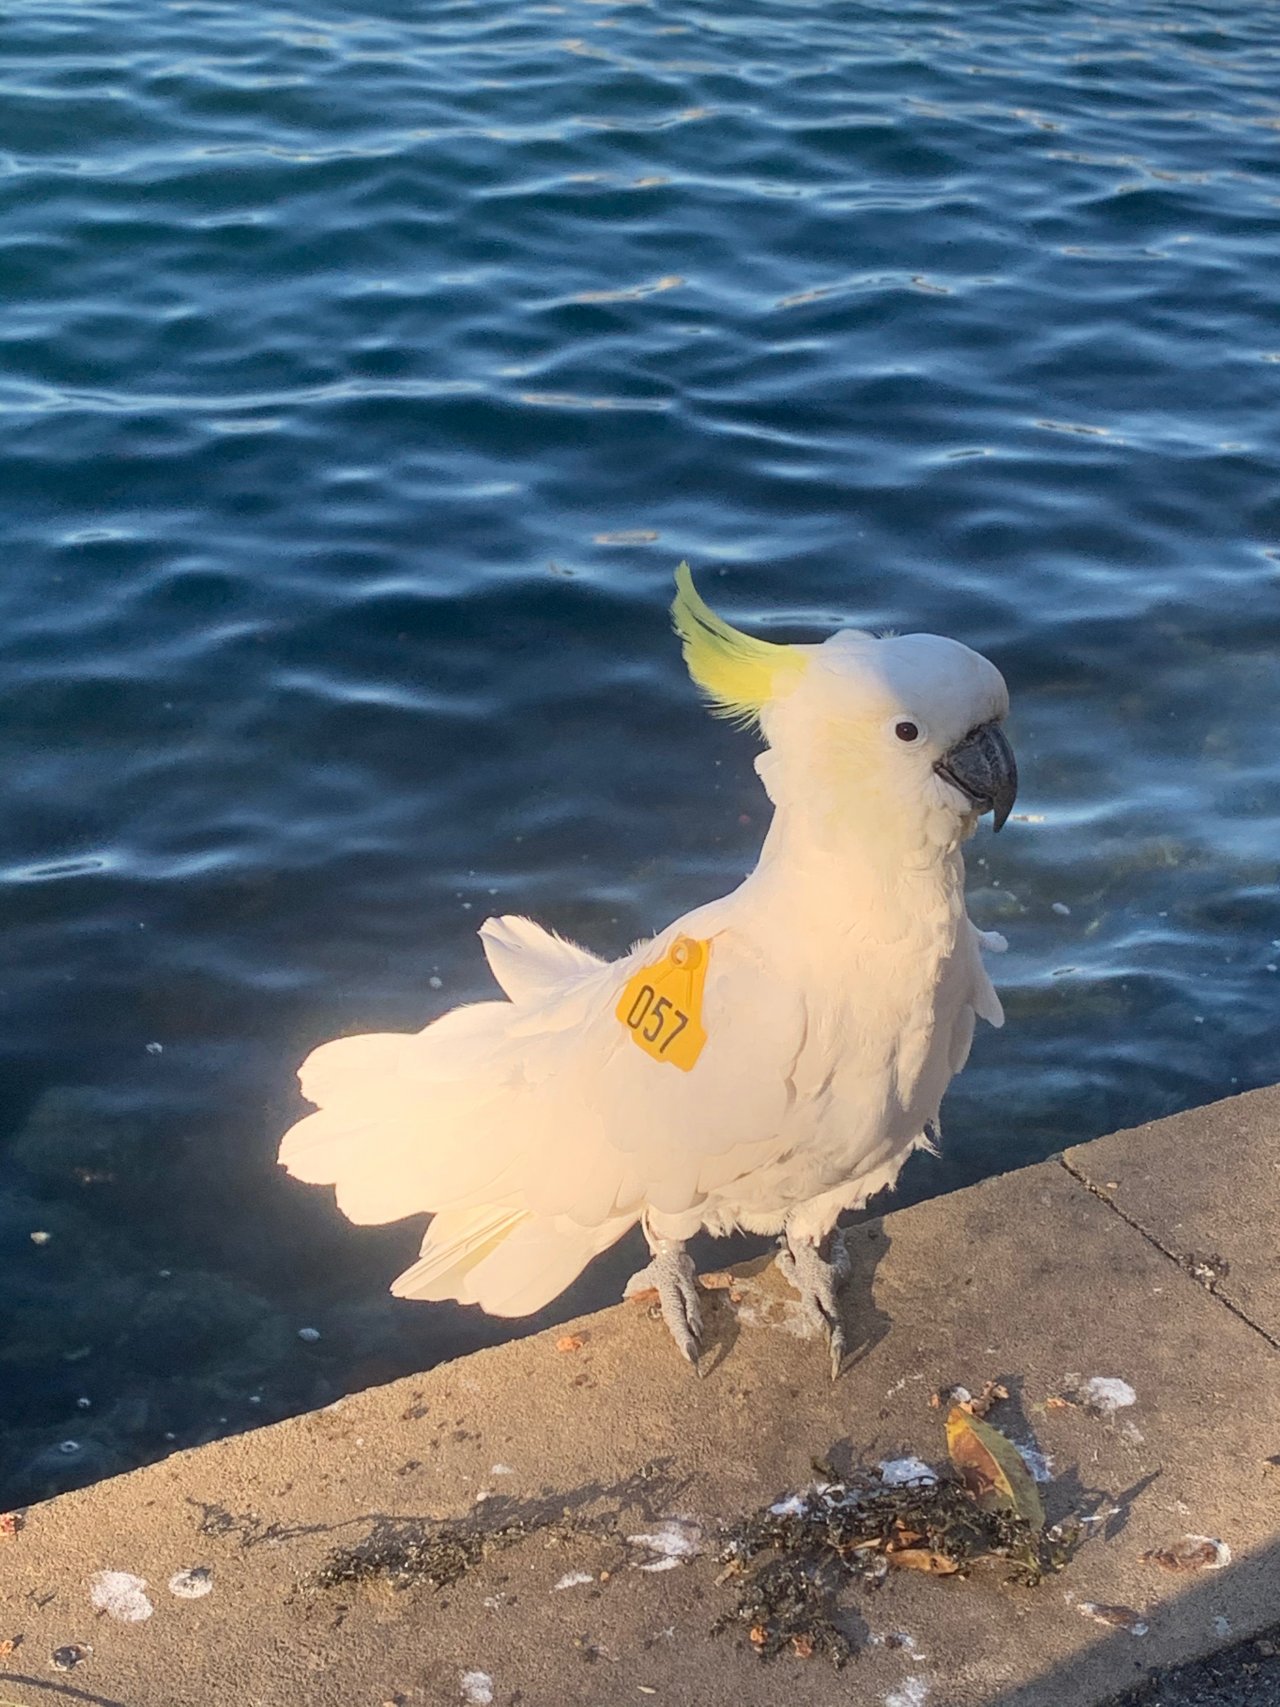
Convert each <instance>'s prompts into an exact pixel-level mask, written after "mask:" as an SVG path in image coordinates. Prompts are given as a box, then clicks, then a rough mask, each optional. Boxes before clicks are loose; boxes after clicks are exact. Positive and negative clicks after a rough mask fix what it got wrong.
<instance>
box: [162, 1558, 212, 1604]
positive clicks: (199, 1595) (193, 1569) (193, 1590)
mask: <svg viewBox="0 0 1280 1707" xmlns="http://www.w3.org/2000/svg"><path fill="white" fill-rule="evenodd" d="M212 1588H213V1572H212V1571H211V1570H210V1569H209V1567H208V1565H188V1567H187V1569H186V1570H185V1571H175V1572H174V1573H173V1575H172V1576H171V1577H170V1578H169V1593H170V1594H174V1595H177V1597H178V1599H179V1600H203V1599H204V1597H205V1595H206V1594H209V1593H210V1592H211V1590H212Z"/></svg>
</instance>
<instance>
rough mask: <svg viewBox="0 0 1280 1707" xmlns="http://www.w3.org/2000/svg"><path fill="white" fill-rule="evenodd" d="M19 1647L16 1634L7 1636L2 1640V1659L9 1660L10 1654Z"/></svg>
mask: <svg viewBox="0 0 1280 1707" xmlns="http://www.w3.org/2000/svg"><path fill="white" fill-rule="evenodd" d="M17 1647H18V1638H17V1637H16V1636H6V1637H5V1639H4V1641H3V1642H0V1660H7V1659H8V1658H9V1655H10V1654H12V1653H15V1652H16V1651H17Z"/></svg>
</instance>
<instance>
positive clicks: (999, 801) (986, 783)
mask: <svg viewBox="0 0 1280 1707" xmlns="http://www.w3.org/2000/svg"><path fill="white" fill-rule="evenodd" d="M933 768H934V770H935V771H936V772H937V774H938V775H939V776H940V777H943V778H945V780H946V781H947V782H949V783H950V784H951V785H952V787H953V788H958V789H959V790H960V792H961V794H963V795H964V796H965V798H966V799H968V800H971V801H972V802H973V804H974V806H975V807H976V808H977V809H978V811H979V812H992V813H994V814H995V828H996V829H997V830H998V829H1000V828H1001V826H1002V825H1003V824H1004V821H1005V819H1006V818H1007V817H1008V816H1009V814H1010V812H1012V811H1013V803H1014V801H1015V800H1016V799H1017V798H1018V763H1017V760H1016V759H1015V758H1014V756H1013V748H1012V747H1011V746H1010V745H1009V742H1008V739H1007V737H1006V736H1005V732H1004V730H1003V729H1002V728H1001V727H1000V725H999V723H997V722H995V721H992V722H990V723H979V725H978V727H977V728H976V729H971V730H970V731H969V733H968V734H967V735H966V736H965V738H964V740H963V741H957V742H956V744H955V746H954V747H952V748H951V750H950V752H948V753H944V754H943V756H942V757H941V758H940V759H939V760H938V762H937V764H936V765H934V767H933Z"/></svg>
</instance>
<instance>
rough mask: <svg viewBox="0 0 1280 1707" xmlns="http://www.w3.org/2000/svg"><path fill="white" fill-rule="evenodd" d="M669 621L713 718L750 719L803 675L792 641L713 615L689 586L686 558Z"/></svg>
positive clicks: (754, 719) (800, 654) (678, 572)
mask: <svg viewBox="0 0 1280 1707" xmlns="http://www.w3.org/2000/svg"><path fill="white" fill-rule="evenodd" d="M671 620H672V622H673V623H674V624H675V630H676V633H677V634H678V635H679V636H680V639H681V640H682V641H683V643H684V661H685V663H686V664H687V665H688V669H689V674H690V675H691V676H692V677H693V679H694V681H695V682H697V684H698V686H699V687H700V688H701V689H702V691H703V693H704V694H706V696H707V698H708V699H709V700H710V701H711V707H712V710H713V711H714V712H715V715H716V716H717V717H728V718H732V720H733V721H734V722H735V723H739V724H743V725H747V724H751V723H756V722H758V721H759V717H760V713H761V712H762V711H763V710H764V708H765V706H766V705H768V703H769V702H770V700H774V699H780V698H781V697H782V695H783V694H785V693H789V692H790V691H791V689H792V688H793V687H794V686H795V685H796V683H797V682H798V681H799V680H800V677H801V676H802V675H803V674H804V669H805V663H806V659H805V656H804V653H803V652H802V651H801V650H800V648H799V647H798V646H779V645H777V644H776V642H774V641H772V640H757V639H756V638H755V636H754V635H751V634H743V633H742V632H741V630H739V629H736V628H732V627H730V625H729V624H728V623H727V622H726V621H725V620H724V618H723V617H719V616H717V615H716V613H715V612H714V611H713V610H712V609H711V606H710V605H709V604H707V602H706V601H705V600H704V599H703V598H702V596H701V594H700V593H699V592H698V589H697V588H696V587H695V586H694V584H693V576H692V575H691V574H690V572H689V565H688V564H687V563H682V564H681V565H680V567H679V568H678V569H677V570H676V596H675V600H674V602H673V604H672V606H671Z"/></svg>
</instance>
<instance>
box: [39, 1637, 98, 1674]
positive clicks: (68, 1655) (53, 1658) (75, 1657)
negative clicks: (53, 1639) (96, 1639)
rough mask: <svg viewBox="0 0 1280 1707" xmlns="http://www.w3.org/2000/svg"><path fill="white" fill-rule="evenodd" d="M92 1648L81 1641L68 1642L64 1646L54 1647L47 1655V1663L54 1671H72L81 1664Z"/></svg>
mask: <svg viewBox="0 0 1280 1707" xmlns="http://www.w3.org/2000/svg"><path fill="white" fill-rule="evenodd" d="M92 1652H93V1649H92V1648H90V1647H88V1646H87V1645H86V1644H85V1643H83V1642H68V1643H67V1644H66V1646H65V1647H62V1648H55V1649H54V1650H53V1652H52V1653H51V1654H50V1655H49V1664H50V1665H51V1666H52V1667H53V1669H54V1671H74V1670H75V1669H76V1667H77V1666H79V1665H83V1664H84V1662H85V1661H86V1660H87V1659H88V1658H89V1655H90V1654H91V1653H92Z"/></svg>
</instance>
